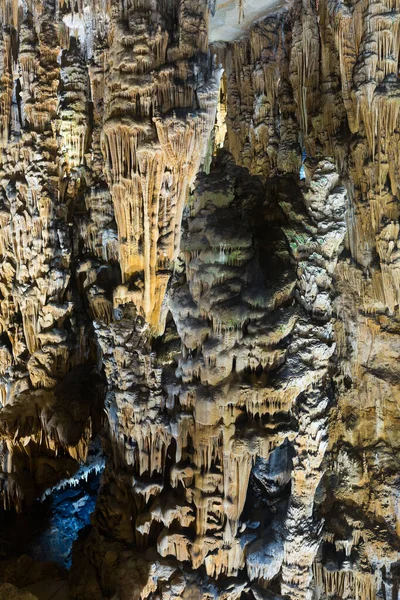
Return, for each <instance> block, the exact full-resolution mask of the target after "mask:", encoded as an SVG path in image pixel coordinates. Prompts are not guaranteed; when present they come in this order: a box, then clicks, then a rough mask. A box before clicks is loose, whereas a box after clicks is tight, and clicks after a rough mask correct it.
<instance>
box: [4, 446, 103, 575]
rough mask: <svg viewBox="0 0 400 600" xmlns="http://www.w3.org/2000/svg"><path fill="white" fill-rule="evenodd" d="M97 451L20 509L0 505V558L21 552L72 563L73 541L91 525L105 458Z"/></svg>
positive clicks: (42, 560) (31, 555)
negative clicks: (73, 473)
mask: <svg viewBox="0 0 400 600" xmlns="http://www.w3.org/2000/svg"><path fill="white" fill-rule="evenodd" d="M95 450H96V452H93V454H92V455H91V454H89V461H88V462H87V463H86V464H85V465H82V466H81V468H80V469H79V470H78V472H77V473H76V474H75V476H74V477H72V478H71V479H69V480H64V481H63V482H61V483H60V484H58V485H57V486H55V487H54V488H53V489H51V490H49V491H48V493H47V494H46V495H45V496H43V498H42V499H37V500H35V502H34V503H33V504H32V505H31V506H30V507H27V508H25V509H24V510H23V511H22V512H21V513H17V512H15V511H6V510H4V509H3V508H1V509H0V561H2V560H8V559H13V558H16V557H18V556H21V555H28V556H29V557H30V558H32V559H34V560H37V561H40V562H48V561H50V562H55V563H58V564H59V565H60V566H61V567H64V568H66V569H69V568H70V567H71V558H72V545H73V543H74V542H75V541H76V540H77V539H79V536H80V533H82V532H83V530H86V528H87V527H88V526H90V515H91V514H92V512H93V511H94V509H95V504H96V499H97V495H98V491H99V486H100V478H101V473H102V471H103V468H104V458H103V456H102V455H101V454H98V453H97V452H98V447H97V445H96V448H95Z"/></svg>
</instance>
